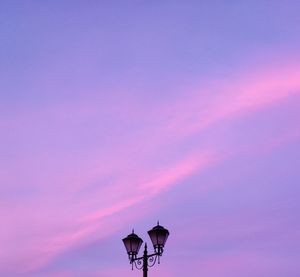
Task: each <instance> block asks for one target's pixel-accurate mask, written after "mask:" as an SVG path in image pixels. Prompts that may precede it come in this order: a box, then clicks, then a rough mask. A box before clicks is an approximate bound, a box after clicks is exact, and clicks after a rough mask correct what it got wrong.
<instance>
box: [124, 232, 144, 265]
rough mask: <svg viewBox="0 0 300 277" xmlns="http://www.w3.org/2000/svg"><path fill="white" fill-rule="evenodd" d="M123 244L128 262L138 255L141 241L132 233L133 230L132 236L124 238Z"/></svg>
mask: <svg viewBox="0 0 300 277" xmlns="http://www.w3.org/2000/svg"><path fill="white" fill-rule="evenodd" d="M123 243H124V245H125V248H126V251H127V254H128V257H129V260H130V261H132V260H134V259H135V258H136V257H137V254H138V253H139V250H140V248H141V246H142V243H143V240H142V239H141V238H140V237H139V236H138V235H136V234H135V233H134V230H132V234H130V235H128V236H127V237H126V238H124V239H123Z"/></svg>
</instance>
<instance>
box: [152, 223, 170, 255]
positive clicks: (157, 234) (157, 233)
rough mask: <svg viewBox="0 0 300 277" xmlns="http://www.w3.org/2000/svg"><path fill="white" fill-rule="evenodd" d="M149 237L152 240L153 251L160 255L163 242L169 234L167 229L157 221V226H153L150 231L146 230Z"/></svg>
mask: <svg viewBox="0 0 300 277" xmlns="http://www.w3.org/2000/svg"><path fill="white" fill-rule="evenodd" d="M148 234H149V237H150V239H151V241H152V244H153V247H154V251H155V252H156V253H157V254H158V255H160V256H161V255H162V253H163V249H164V246H165V243H166V241H167V239H168V236H169V231H168V230H167V229H165V228H164V227H163V226H160V225H159V222H158V223H157V226H155V227H153V228H152V229H151V230H150V231H148Z"/></svg>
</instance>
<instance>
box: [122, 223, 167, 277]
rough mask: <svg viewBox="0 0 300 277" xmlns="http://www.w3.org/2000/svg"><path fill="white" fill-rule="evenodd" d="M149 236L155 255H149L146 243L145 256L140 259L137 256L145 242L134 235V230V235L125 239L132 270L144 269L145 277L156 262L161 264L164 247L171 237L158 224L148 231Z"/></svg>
mask: <svg viewBox="0 0 300 277" xmlns="http://www.w3.org/2000/svg"><path fill="white" fill-rule="evenodd" d="M148 234H149V237H150V239H151V242H152V244H153V248H154V253H153V254H148V249H147V243H145V247H144V254H143V256H142V257H138V256H137V255H138V253H139V250H140V248H141V246H142V244H143V240H142V239H141V238H140V237H139V236H138V235H136V234H135V233H134V230H132V233H131V234H129V235H128V236H127V237H126V238H124V239H123V243H124V245H125V248H126V251H127V254H128V258H129V261H130V264H131V266H132V270H133V265H134V266H135V267H136V268H137V269H143V277H147V276H148V267H152V266H154V265H155V263H156V261H158V263H160V257H161V256H162V254H163V251H164V246H165V243H166V241H167V239H168V236H169V231H168V230H167V229H165V228H164V227H163V226H161V225H159V222H158V223H157V226H155V227H153V228H152V229H151V230H150V231H148Z"/></svg>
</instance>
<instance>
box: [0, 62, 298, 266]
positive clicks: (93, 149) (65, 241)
mask: <svg viewBox="0 0 300 277" xmlns="http://www.w3.org/2000/svg"><path fill="white" fill-rule="evenodd" d="M253 72H254V73H253V74H252V75H251V76H249V75H243V74H237V75H236V76H231V77H230V78H229V80H228V81H222V82H217V83H216V84H213V85H211V84H210V85H209V84H208V85H204V86H196V87H195V88H192V89H190V91H187V92H186V93H184V98H185V99H182V98H181V99H180V98H179V99H178V98H177V99H176V100H174V102H172V103H159V104H158V105H157V106H156V107H153V108H152V109H144V110H142V109H140V108H138V105H137V103H133V104H132V106H133V107H132V109H130V108H128V106H129V107H131V106H130V105H131V103H124V104H122V103H118V105H117V107H118V108H117V109H118V110H119V111H120V113H121V114H126V111H127V110H128V109H129V110H131V113H130V115H128V117H125V118H122V117H121V116H120V115H116V113H115V112H112V113H111V114H110V111H109V109H104V111H103V110H101V109H97V105H98V103H97V101H95V102H96V103H90V102H88V103H86V104H83V105H81V104H80V103H76V102H75V103H71V104H70V103H69V104H64V105H62V106H59V107H54V108H52V107H47V109H46V110H45V111H41V110H39V111H32V112H30V113H27V112H26V111H25V112H24V111H22V112H21V113H20V114H16V115H14V116H13V118H8V119H7V122H10V123H12V124H13V126H14V131H15V133H16V136H17V137H23V138H24V140H25V141H26V142H27V143H26V144H24V145H20V147H19V151H20V153H21V154H20V156H19V157H18V155H19V154H18V153H16V154H15V155H16V157H17V162H16V160H15V159H11V160H9V161H1V162H0V163H1V164H3V165H4V164H5V167H6V169H7V170H6V172H7V174H3V175H0V176H1V177H0V178H1V181H3V182H5V183H8V184H9V186H10V187H8V186H7V188H6V189H7V190H9V189H12V188H13V187H15V188H16V189H21V188H23V189H24V191H26V190H30V189H32V190H33V191H35V189H36V194H37V196H35V197H33V199H29V200H28V203H27V204H26V206H25V207H24V205H23V204H18V203H23V202H22V201H19V202H18V201H16V202H10V201H8V200H7V203H6V205H7V209H9V210H10V213H13V214H15V215H16V218H15V219H11V218H10V217H9V216H7V215H6V216H5V217H3V218H4V219H3V220H4V222H3V224H4V225H9V227H8V229H7V230H6V231H3V230H2V231H0V233H1V234H2V239H1V242H2V241H3V243H4V244H3V245H5V249H8V248H10V249H13V250H11V251H12V252H11V253H10V254H9V255H8V254H7V253H4V252H3V253H1V257H0V258H2V259H3V260H5V261H7V264H10V267H11V268H14V267H17V268H22V269H24V268H26V270H34V269H36V268H39V267H42V266H44V265H45V264H47V263H48V262H49V261H51V260H52V259H53V258H55V257H56V256H57V255H59V254H61V253H62V252H63V251H66V250H67V249H70V248H72V247H74V246H75V245H78V244H80V243H85V242H87V241H89V240H90V239H92V238H93V235H92V234H94V233H96V232H98V234H99V235H100V236H103V237H105V236H108V235H109V234H111V233H112V232H115V231H116V230H117V228H119V227H120V226H124V225H126V224H127V222H128V220H129V219H127V218H123V220H122V222H118V223H116V224H115V227H112V226H110V228H111V230H103V231H102V233H99V230H100V229H101V230H102V226H103V225H104V222H105V220H106V219H107V218H114V216H116V214H118V213H120V212H122V211H124V210H126V209H128V208H130V207H132V206H133V205H137V204H139V203H141V202H142V201H144V200H147V199H149V198H151V197H154V196H155V195H157V194H159V193H161V192H163V191H165V190H167V189H171V188H172V186H174V185H176V184H178V183H180V182H183V180H185V179H186V178H188V177H189V176H191V175H193V174H195V173H197V172H200V171H201V170H205V169H206V168H207V167H208V166H212V165H213V164H214V163H215V162H217V161H219V160H222V159H226V158H228V157H229V156H230V155H231V154H232V153H236V152H238V151H240V150H241V149H223V152H218V151H216V150H215V149H217V148H218V145H215V144H213V143H211V142H210V141H204V142H203V141H202V138H201V137H199V138H198V141H199V143H198V144H195V146H193V147H191V148H187V149H185V148H184V147H183V148H184V149H183V148H182V145H184V144H185V140H186V139H187V138H189V137H191V136H193V135H195V134H196V135H199V134H200V135H201V134H203V133H204V132H206V131H208V129H209V128H211V127H212V126H213V125H214V124H216V123H218V122H220V121H232V120H235V119H236V118H240V117H242V116H243V115H245V114H246V113H251V112H252V113H253V112H255V111H256V110H258V109H262V108H264V107H269V106H271V105H273V104H274V103H278V102H280V101H281V100H282V99H285V98H287V97H289V96H292V95H294V94H298V93H300V71H299V68H298V67H296V66H287V67H286V68H283V69H276V70H271V71H270V69H266V70H262V71H257V70H253ZM104 106H105V105H104V104H102V106H101V107H104ZM80 108H81V109H80ZM134 108H136V110H135V109H134ZM78 110H79V112H77V111H78ZM24 113H25V117H24ZM70 115H72V116H70ZM133 115H135V117H136V118H134V117H133ZM103 116H106V117H109V118H110V120H109V122H108V124H109V125H111V126H118V124H119V125H121V126H122V125H125V128H124V130H115V131H113V132H112V133H111V134H110V135H111V136H108V137H107V138H106V139H107V140H104V139H103V136H105V135H104V134H105V132H106V129H105V128H104V127H103V126H102V125H101V124H100V125H98V121H100V120H99V118H102V117H103ZM131 120H132V121H133V123H134V124H135V125H134V127H132V126H131V125H130V124H131V123H132V122H131ZM44 122H47V123H48V124H46V125H47V126H46V127H47V128H45V125H44V124H45V123H44ZM78 122H81V123H82V124H83V125H84V124H87V123H90V124H91V123H92V128H91V129H90V130H89V131H91V132H94V133H93V135H94V136H98V137H99V139H102V140H101V141H100V142H99V143H97V141H93V142H92V143H89V140H88V139H87V138H86V137H85V136H84V134H82V133H81V131H79V133H78V130H81V127H82V125H81V124H79V123H78ZM78 124H79V125H78ZM36 126H40V128H41V132H37V130H36ZM84 126H85V125H84ZM127 128H128V129H129V131H126V129H127ZM53 134H55V136H53ZM118 135H119V136H118ZM9 138H10V137H9V136H8V140H9ZM110 138H112V140H110ZM32 140H33V143H32ZM74 141H75V142H76V143H75V144H74V145H73V146H71V145H70V144H71V143H74ZM202 142H203V144H201V143H202ZM30 143H32V145H31V144H30ZM38 143H41V144H40V145H36V144H38ZM43 143H45V144H43ZM203 145H205V147H204V146H203ZM172 147H173V148H172ZM78 149H80V150H78ZM174 149H176V151H174ZM174 152H176V153H174ZM178 153H179V154H178ZM224 153H225V154H224ZM29 154H30V155H29ZM33 168H34V170H33ZM15 172H18V174H14V173H15ZM111 176H113V178H111ZM108 179H109V183H108V184H106V182H107V180H108ZM29 184H30V185H29ZM142 215H143V211H139V212H137V216H142ZM21 216H24V217H25V218H26V219H27V221H21V222H19V218H20V217H21ZM33 225H34V226H36V229H35V230H33V229H32V226H33ZM20 230H22V233H26V234H27V236H28V237H29V239H28V240H26V239H25V236H24V237H23V236H21V231H20ZM14 237H19V240H18V247H11V245H12V241H13V240H14ZM41 245H42V246H43V247H41ZM17 248H18V249H17ZM14 251H15V252H14Z"/></svg>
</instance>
